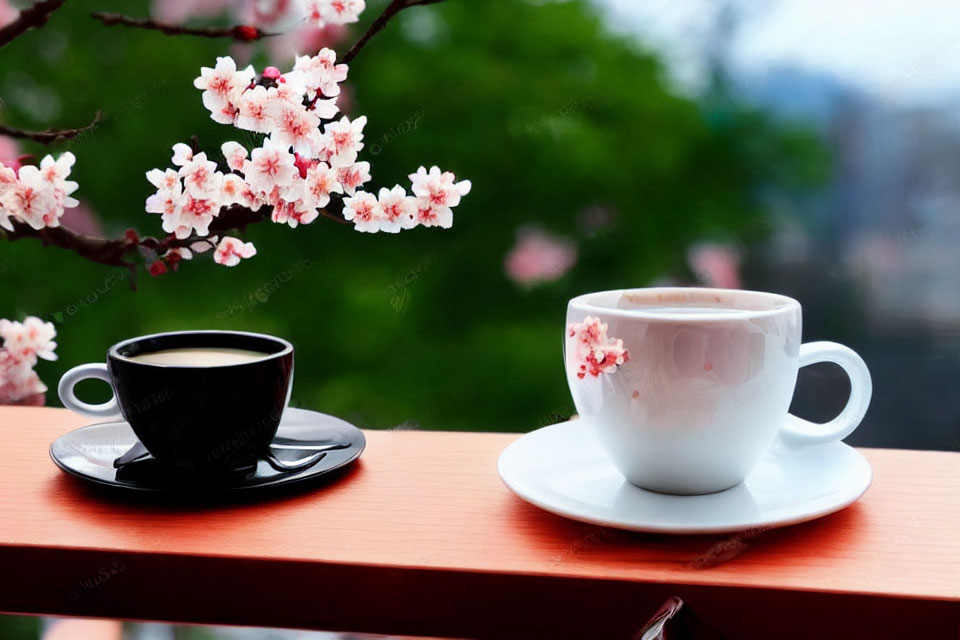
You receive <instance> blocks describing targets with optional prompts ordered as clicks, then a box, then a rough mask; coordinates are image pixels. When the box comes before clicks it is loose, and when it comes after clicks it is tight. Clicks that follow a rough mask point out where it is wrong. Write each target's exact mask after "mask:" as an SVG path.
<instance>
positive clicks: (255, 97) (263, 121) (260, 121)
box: [234, 86, 273, 133]
mask: <svg viewBox="0 0 960 640" xmlns="http://www.w3.org/2000/svg"><path fill="white" fill-rule="evenodd" d="M271 102H272V100H271V97H270V96H269V95H268V94H267V90H266V88H265V87H261V86H256V87H254V88H253V89H247V90H246V91H244V92H243V93H242V94H241V95H240V98H239V101H238V103H237V104H238V109H239V112H238V113H237V121H236V122H235V123H234V126H236V127H237V128H238V129H246V130H247V131H256V132H258V133H267V132H268V131H270V130H271V128H272V127H273V121H272V120H271V119H270V104H271Z"/></svg>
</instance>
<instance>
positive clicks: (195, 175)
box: [179, 152, 223, 198]
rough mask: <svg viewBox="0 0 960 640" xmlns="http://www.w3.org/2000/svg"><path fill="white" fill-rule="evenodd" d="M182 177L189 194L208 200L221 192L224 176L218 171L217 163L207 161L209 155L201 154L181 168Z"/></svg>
mask: <svg viewBox="0 0 960 640" xmlns="http://www.w3.org/2000/svg"><path fill="white" fill-rule="evenodd" d="M179 174H180V176H181V177H182V178H183V184H184V187H185V190H186V191H187V193H189V194H190V195H192V196H195V197H198V198H206V197H208V196H210V195H212V194H216V193H218V192H219V191H220V181H221V180H222V178H223V174H221V173H219V172H218V171H217V163H216V162H213V161H212V160H207V154H206V153H204V152H200V153H198V154H197V155H195V156H194V157H193V159H192V160H190V161H189V162H187V163H186V164H184V165H183V166H182V167H180V171H179Z"/></svg>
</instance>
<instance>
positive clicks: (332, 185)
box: [303, 162, 343, 209]
mask: <svg viewBox="0 0 960 640" xmlns="http://www.w3.org/2000/svg"><path fill="white" fill-rule="evenodd" d="M303 182H304V192H303V199H304V202H306V203H307V205H308V206H310V207H312V208H314V209H316V208H317V207H325V206H327V205H328V204H329V203H330V194H331V193H343V186H342V185H341V184H340V182H338V180H337V171H336V169H331V168H330V166H329V165H327V163H325V162H320V163H318V164H316V165H314V166H312V167H310V168H309V169H307V175H306V177H305V178H304V180H303Z"/></svg>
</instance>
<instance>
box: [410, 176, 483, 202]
mask: <svg viewBox="0 0 960 640" xmlns="http://www.w3.org/2000/svg"><path fill="white" fill-rule="evenodd" d="M455 180H456V177H455V176H454V175H453V174H452V173H450V172H449V171H443V172H441V171H440V168H439V167H430V171H429V172H428V171H427V170H426V169H425V168H424V167H420V168H419V169H417V172H416V173H411V174H410V182H412V183H413V194H414V195H415V196H417V197H420V198H428V199H429V200H430V202H431V203H433V204H434V205H436V206H439V207H455V206H457V205H458V204H460V198H461V196H465V195H467V194H468V193H470V187H471V183H470V181H469V180H462V181H460V182H455Z"/></svg>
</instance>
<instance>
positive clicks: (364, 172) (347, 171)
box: [337, 161, 370, 196]
mask: <svg viewBox="0 0 960 640" xmlns="http://www.w3.org/2000/svg"><path fill="white" fill-rule="evenodd" d="M337 180H339V181H340V184H341V185H342V186H343V191H344V193H346V194H349V195H351V196H352V195H353V194H354V192H355V191H356V190H357V187H360V186H361V185H363V184H364V183H366V182H369V180H370V163H369V162H366V161H364V162H355V163H354V164H351V165H348V166H346V167H339V168H337Z"/></svg>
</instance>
